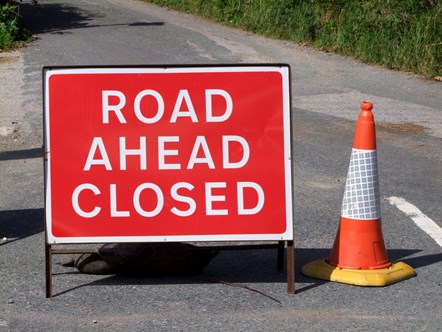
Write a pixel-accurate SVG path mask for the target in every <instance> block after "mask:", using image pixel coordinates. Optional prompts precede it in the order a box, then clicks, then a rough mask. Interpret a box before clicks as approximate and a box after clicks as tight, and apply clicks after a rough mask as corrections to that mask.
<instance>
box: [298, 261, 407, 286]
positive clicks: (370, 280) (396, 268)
mask: <svg viewBox="0 0 442 332" xmlns="http://www.w3.org/2000/svg"><path fill="white" fill-rule="evenodd" d="M301 271H302V274H304V275H306V276H308V277H312V278H316V279H322V280H330V281H336V282H340V283H344V284H350V285H356V286H388V285H391V284H394V283H396V282H399V281H402V280H405V279H408V278H412V277H414V276H416V273H415V272H414V270H413V268H412V267H411V266H409V265H407V264H405V263H402V262H395V263H393V264H392V265H391V266H390V267H388V268H386V269H377V270H350V269H341V268H338V267H336V266H333V265H330V264H328V263H327V262H326V261H325V260H324V259H320V260H317V261H313V262H310V263H307V264H305V265H304V266H303V267H302V269H301Z"/></svg>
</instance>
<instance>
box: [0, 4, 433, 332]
mask: <svg viewBox="0 0 442 332" xmlns="http://www.w3.org/2000/svg"><path fill="white" fill-rule="evenodd" d="M21 7H22V8H21V13H22V15H23V20H24V22H25V24H26V25H27V26H28V27H29V29H30V30H31V31H33V33H35V34H36V36H37V37H38V39H37V40H36V41H35V42H33V43H31V44H30V45H28V46H27V47H25V48H23V49H20V50H17V51H14V52H8V53H1V54H0V82H1V85H0V96H1V98H0V166H1V167H0V291H1V293H0V294H1V296H0V331H58V330H60V331H293V330H299V331H304V330H305V331H323V330H329V331H338V330H339V331H343V330H352V331H353V330H354V331H370V330H375V329H379V330H386V331H397V330H402V331H438V330H440V327H441V326H442V304H441V298H442V286H441V283H442V264H441V259H442V251H441V245H442V240H441V227H442V219H441V216H442V200H441V197H442V189H441V188H442V169H441V160H442V84H441V83H439V82H436V81H434V80H431V79H426V78H422V77H418V76H416V75H412V74H407V73H399V72H395V71H390V70H386V69H382V68H379V67H377V66H371V65H365V64H361V63H359V62H358V61H355V60H352V59H349V58H344V57H340V56H336V55H333V54H329V53H323V52H319V51H315V50H312V49H309V48H304V47H300V46H297V45H294V44H291V43H288V42H283V41H277V40H271V39H266V38H262V37H258V36H255V35H253V34H250V33H246V32H242V31H238V30H234V29H230V28H226V27H223V26H220V25H217V24H213V23H210V22H207V21H204V20H201V19H198V18H195V17H192V16H189V15H184V14H180V13H176V12H174V11H171V10H167V9H164V8H159V7H155V6H151V5H148V4H145V3H142V2H138V1H131V0H129V1H122V0H121V1H117V0H100V1H98V0H95V1H93V0H91V1H85V0H78V1H46V0H39V1H38V6H35V5H32V4H31V3H30V1H23V3H22V6H21ZM201 63H203V64H219V63H288V64H289V65H290V66H291V71H292V95H293V96H292V97H293V100H292V112H293V122H294V130H293V139H294V150H295V160H294V168H295V172H294V174H295V188H294V193H295V195H294V204H295V221H294V222H295V224H294V225H295V226H294V228H295V247H296V265H295V266H296V294H295V295H288V294H287V292H286V275H285V273H280V272H277V271H276V270H275V259H276V253H275V250H272V249H269V250H250V251H235V252H231V251H225V252H221V253H220V254H219V255H218V256H217V257H216V258H215V259H214V260H213V261H212V262H211V263H210V264H209V266H208V267H207V268H206V269H204V271H203V272H202V273H201V274H199V275H197V276H193V277H169V278H126V277H120V276H97V275H86V274H80V273H78V271H77V270H76V269H74V268H65V267H62V266H60V265H59V264H58V263H60V262H62V261H64V260H66V259H67V257H66V256H55V257H54V267H53V272H54V297H53V298H52V299H46V298H45V278H44V241H45V240H44V223H43V214H44V212H43V206H44V202H43V201H44V195H43V186H44V183H43V181H44V180H43V161H42V157H41V154H42V151H41V146H42V140H43V120H42V108H43V106H42V82H41V77H42V67H43V66H55V65H130V64H144V65H151V64H201ZM363 100H366V101H371V102H373V103H374V115H375V119H376V122H377V143H378V163H379V172H380V173H379V175H380V188H381V197H382V198H381V209H382V221H383V235H384V238H385V244H386V247H387V249H388V256H389V259H390V260H393V261H394V260H400V261H403V262H405V263H407V264H409V265H411V266H412V267H413V268H414V269H415V271H416V273H417V276H416V277H414V278H412V279H408V280H406V281H402V282H400V283H397V284H394V285H391V286H387V287H380V288H378V287H369V288H364V287H356V286H350V285H345V284H339V283H334V282H325V281H319V280H315V279H311V278H307V277H305V276H302V275H301V273H300V269H301V267H302V265H303V264H305V263H307V262H310V261H312V260H314V259H319V258H323V257H325V256H327V255H328V254H329V253H330V249H331V247H332V245H333V241H334V237H335V234H336V231H337V227H338V223H339V214H340V207H341V200H342V194H343V190H344V188H343V187H344V183H345V177H346V173H347V167H348V162H349V157H350V151H351V145H352V139H353V132H354V125H355V121H356V118H357V114H358V112H359V103H360V102H361V101H363ZM275 300H277V301H275ZM278 301H279V302H280V303H278Z"/></svg>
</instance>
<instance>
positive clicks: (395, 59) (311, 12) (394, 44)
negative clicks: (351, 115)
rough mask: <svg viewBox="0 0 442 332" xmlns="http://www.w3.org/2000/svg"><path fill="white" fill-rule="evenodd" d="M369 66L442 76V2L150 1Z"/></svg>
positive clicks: (396, 0)
mask: <svg viewBox="0 0 442 332" xmlns="http://www.w3.org/2000/svg"><path fill="white" fill-rule="evenodd" d="M145 1H148V2H151V3H156V4H159V5H163V6H168V7H171V8H174V9H178V10H181V11H185V12H189V13H193V14H197V15H200V16H203V17H206V18H209V19H212V20H215V21H217V22H221V23H225V24H228V25H231V26H234V27H238V28H241V29H245V30H249V31H253V32H256V33H259V34H263V35H266V36H271V37H276V38H281V39H286V40H291V41H294V42H296V43H302V44H308V45H311V46H313V47H316V48H318V49H321V50H325V51H330V52H335V53H339V54H343V55H348V56H353V57H355V58H358V59H360V60H362V61H364V62H367V63H375V64H379V65H382V66H384V67H388V68H391V69H398V70H402V71H410V72H414V73H417V74H423V75H425V76H428V77H436V76H442V28H441V27H442V1H441V0H389V1H385V0H364V1H363V0H279V1H274V0H145Z"/></svg>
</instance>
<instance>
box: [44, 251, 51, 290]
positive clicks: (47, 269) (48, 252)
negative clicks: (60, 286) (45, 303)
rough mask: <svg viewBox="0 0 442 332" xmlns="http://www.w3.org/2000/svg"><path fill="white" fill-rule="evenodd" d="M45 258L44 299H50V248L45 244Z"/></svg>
mask: <svg viewBox="0 0 442 332" xmlns="http://www.w3.org/2000/svg"><path fill="white" fill-rule="evenodd" d="M45 257H46V298H52V248H51V245H50V244H45Z"/></svg>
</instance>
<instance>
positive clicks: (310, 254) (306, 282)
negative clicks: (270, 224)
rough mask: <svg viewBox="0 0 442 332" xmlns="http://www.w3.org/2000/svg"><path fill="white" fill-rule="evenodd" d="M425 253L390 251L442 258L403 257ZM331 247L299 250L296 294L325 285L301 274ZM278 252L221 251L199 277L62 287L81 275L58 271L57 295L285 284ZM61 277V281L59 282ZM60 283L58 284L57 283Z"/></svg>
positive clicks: (114, 279) (419, 263)
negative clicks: (97, 289)
mask: <svg viewBox="0 0 442 332" xmlns="http://www.w3.org/2000/svg"><path fill="white" fill-rule="evenodd" d="M419 252H421V250H418V249H393V250H389V252H388V253H389V256H390V259H392V260H401V261H404V262H406V263H407V264H410V265H411V266H412V267H413V268H420V267H423V266H427V265H431V264H434V263H437V262H439V261H440V260H441V257H442V254H436V255H427V256H420V257H416V258H411V259H407V260H403V258H404V257H407V256H410V255H413V254H416V253H419ZM329 253H330V249H309V248H298V249H296V264H295V265H296V277H295V282H296V293H297V294H299V293H302V292H305V291H308V290H310V289H312V288H315V287H319V286H321V285H324V284H325V283H327V282H328V281H324V280H318V279H312V278H309V277H306V276H304V275H302V274H301V267H302V266H303V265H304V264H306V263H308V262H310V261H312V260H315V259H319V258H322V257H326V256H327V255H328V254H329ZM275 264H276V252H275V250H271V249H269V250H245V251H226V252H221V253H220V254H219V255H218V256H217V257H216V258H215V259H214V260H213V261H212V262H211V263H210V264H209V266H208V267H207V268H206V269H205V270H203V271H202V272H201V273H200V274H198V275H195V276H176V277H173V276H168V277H144V278H143V277H126V276H120V275H110V276H104V277H103V278H102V279H100V280H94V281H92V282H90V283H85V284H81V285H78V286H75V287H73V288H69V289H65V290H61V291H58V292H57V288H58V289H60V285H59V284H58V283H59V282H60V283H62V281H61V280H60V279H63V276H66V275H70V276H72V275H75V274H80V273H79V272H76V270H75V272H73V270H66V272H61V271H60V270H58V272H57V273H54V274H53V276H54V277H55V278H54V288H55V292H54V297H56V296H61V295H63V294H66V293H69V292H72V291H75V290H77V289H80V288H83V287H90V286H116V285H130V286H137V285H167V284H174V285H180V284H208V283H220V284H225V285H227V286H233V287H243V288H245V287H244V286H245V284H246V285H247V287H250V288H253V289H254V288H259V285H257V286H254V284H259V283H280V284H285V283H286V282H287V279H286V271H285V270H284V271H283V272H279V271H277V270H276V265H275ZM57 280H60V281H57ZM57 284H58V286H57Z"/></svg>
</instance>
